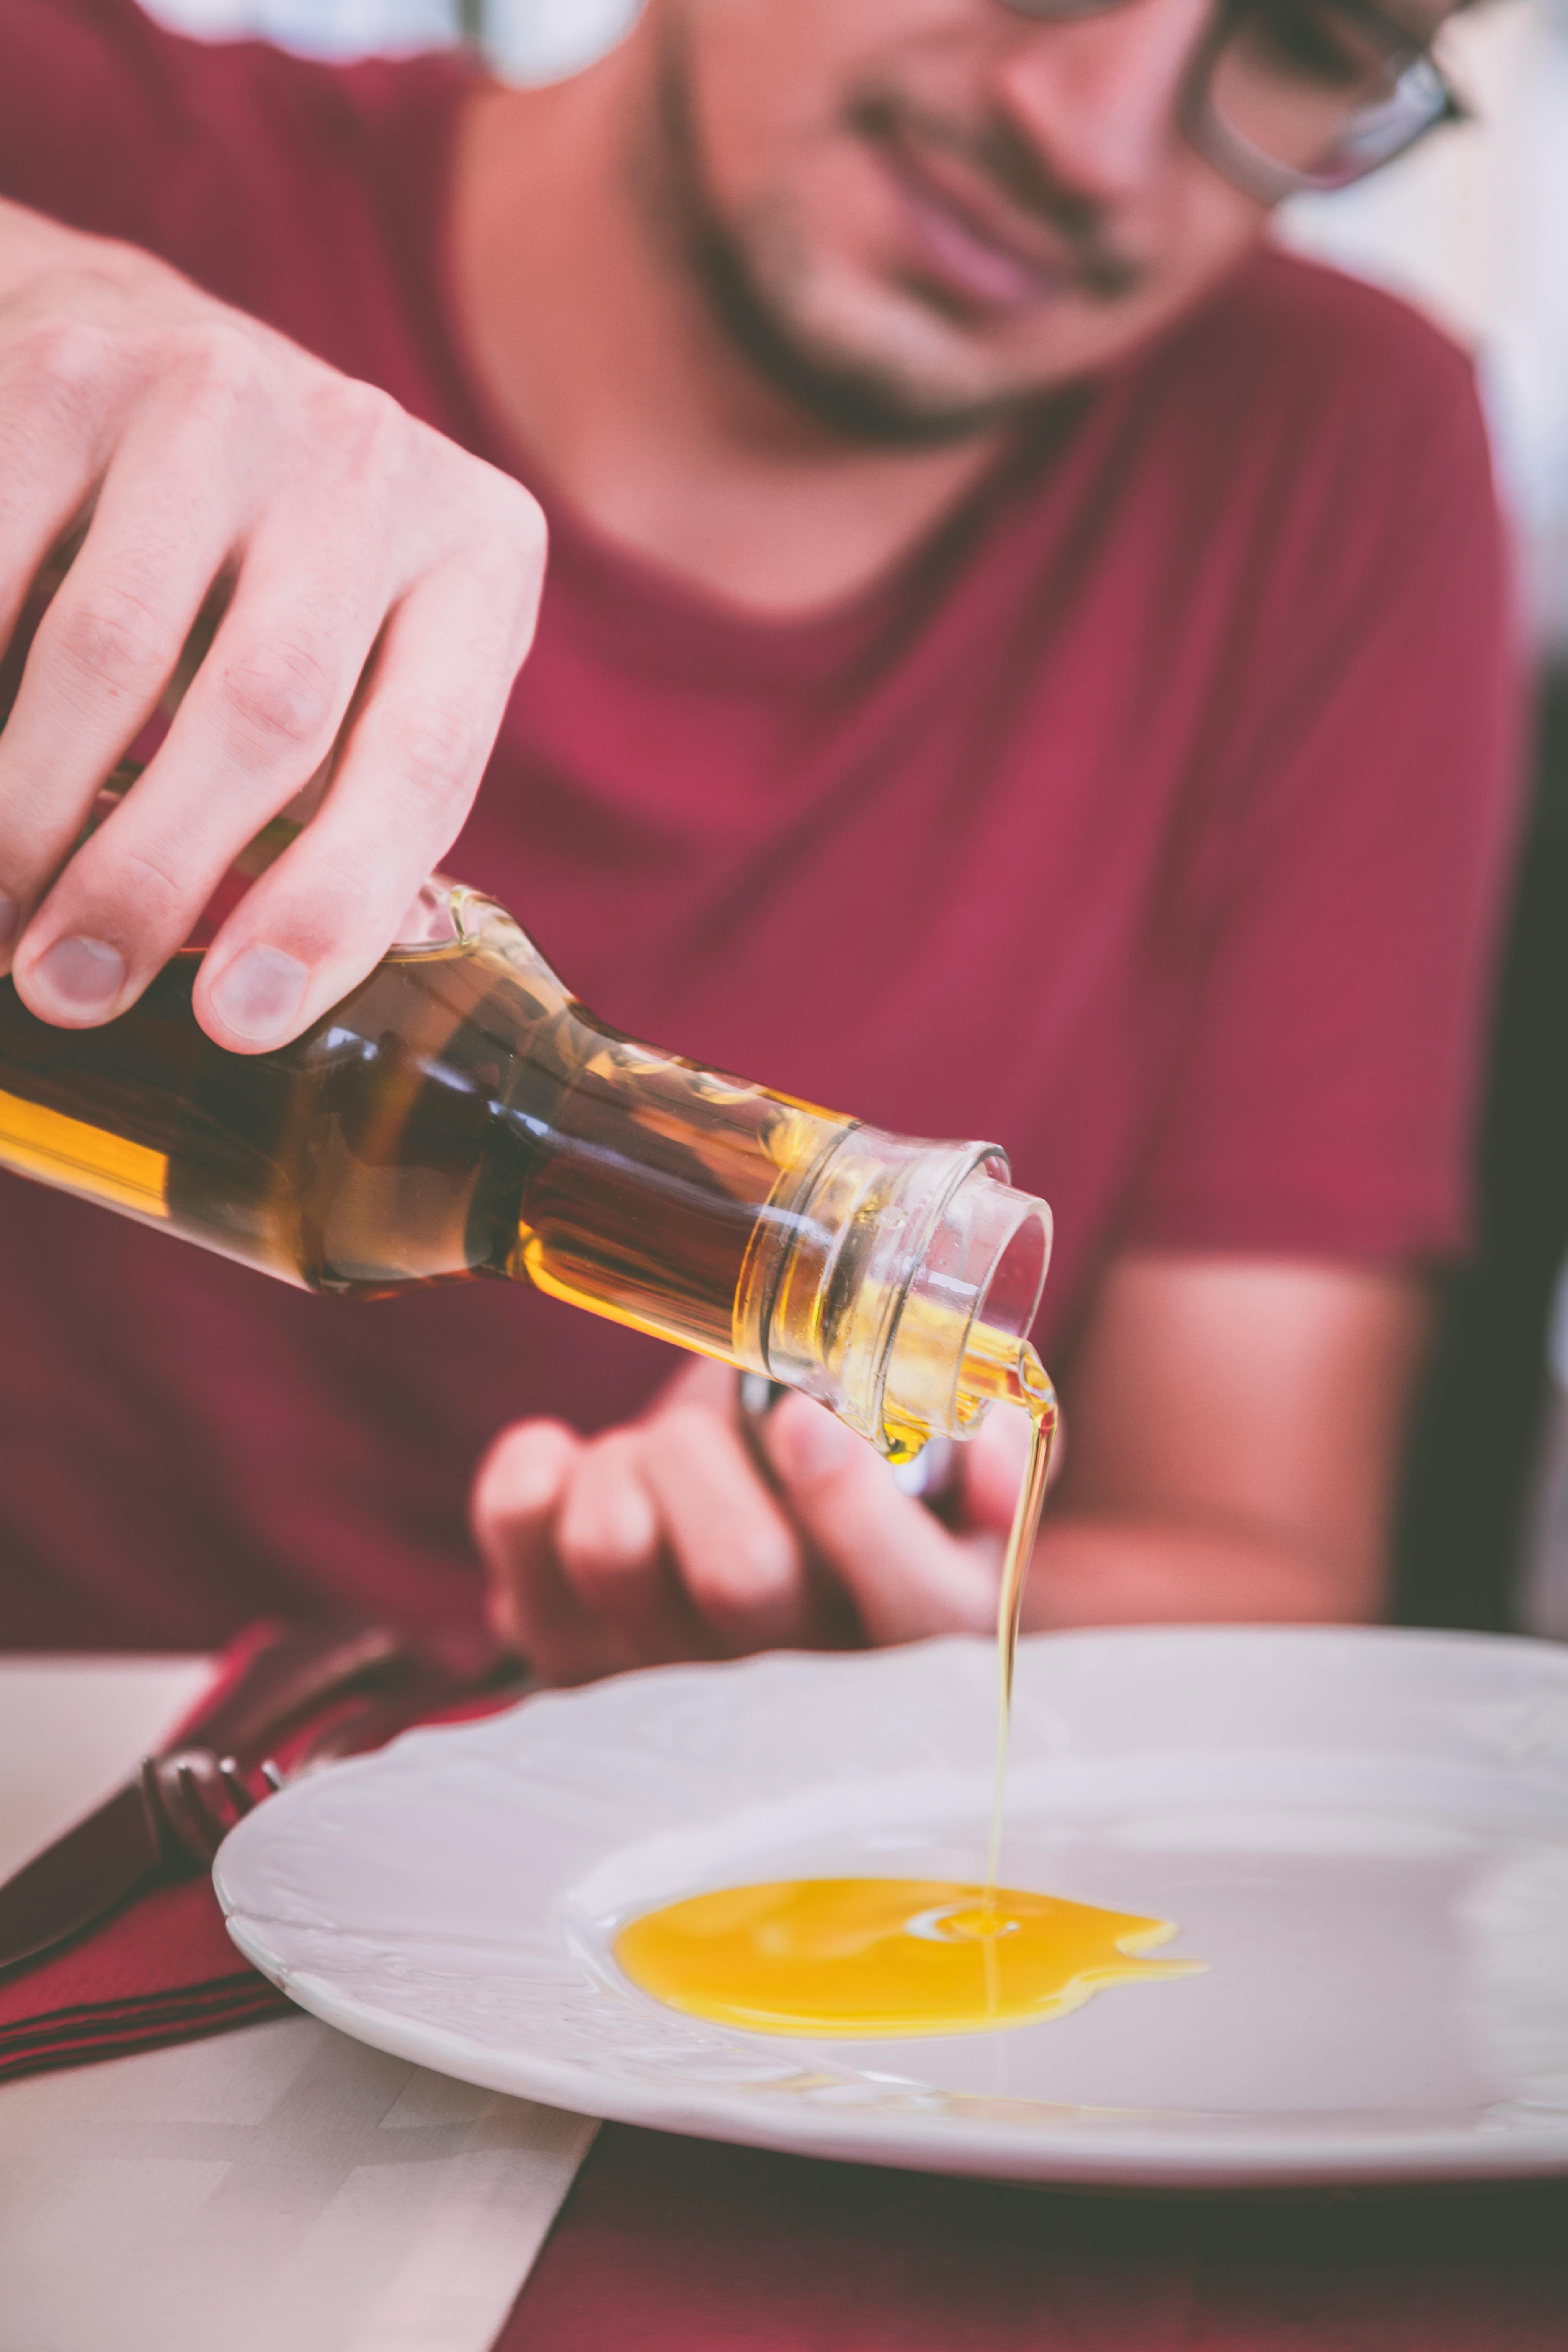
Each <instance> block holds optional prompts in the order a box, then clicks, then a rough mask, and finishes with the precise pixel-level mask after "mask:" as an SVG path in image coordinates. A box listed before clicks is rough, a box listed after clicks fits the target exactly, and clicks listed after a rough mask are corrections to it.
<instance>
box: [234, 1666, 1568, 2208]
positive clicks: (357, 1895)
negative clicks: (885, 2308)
mask: <svg viewBox="0 0 1568 2352" xmlns="http://www.w3.org/2000/svg"><path fill="white" fill-rule="evenodd" d="M993 1708H994V1657H993V1654H992V1652H991V1649H990V1647H989V1645H987V1644H986V1643H981V1642H978V1641H963V1640H955V1641H942V1642H932V1643H922V1644H921V1645H920V1646H918V1647H916V1648H913V1649H907V1650H895V1651H885V1652H882V1653H880V1654H874V1655H866V1656H855V1657H835V1658H819V1657H798V1656H784V1657H771V1658H763V1659H757V1660H753V1661H751V1662H749V1663H747V1664H739V1665H725V1666H697V1667H669V1668H665V1669H662V1670H659V1671H657V1672H652V1673H647V1674H639V1675H625V1676H623V1677H621V1678H619V1679H618V1680H615V1681H611V1682H606V1683H601V1684H599V1685H596V1686H595V1687H594V1688H592V1689H589V1690H585V1691H582V1692H576V1693H570V1694H563V1695H552V1696H545V1697H541V1698H534V1699H530V1700H529V1701H527V1702H526V1703H525V1704H524V1705H523V1706H521V1707H520V1708H518V1709H516V1710H514V1711H512V1712H510V1713H509V1714H507V1715H505V1716H500V1717H492V1718H491V1719H490V1720H489V1721H488V1722H484V1723H479V1724H475V1725H471V1726H468V1727H464V1728H462V1729H458V1730H446V1731H421V1732H415V1733H412V1734H410V1735H409V1736H407V1737H406V1738H403V1739H400V1740H399V1741H397V1742H396V1744H395V1746H394V1747H392V1748H388V1749H385V1750H384V1751H383V1752H382V1753H381V1754H379V1755H377V1756H374V1757H370V1758H367V1759H363V1760H362V1761H359V1762H355V1763H351V1764H345V1765H340V1766H337V1767H334V1768H331V1769H328V1770H326V1771H323V1772H321V1774H320V1775H319V1776H317V1777H315V1778H313V1779H310V1780H304V1781H301V1782H300V1783H299V1784H298V1785H297V1786H296V1787H294V1788H292V1789H290V1790H287V1791H286V1792H285V1793H284V1794H283V1795H282V1796H281V1797H279V1798H277V1799H275V1800H273V1801H269V1802H268V1803H267V1804H266V1805H264V1806H262V1807H260V1808H259V1809H258V1811H257V1812H255V1813H254V1814H252V1815H251V1817H250V1818H249V1820H247V1822H244V1823H243V1824H242V1825H241V1827H240V1828H239V1829H238V1830H237V1831H236V1832H235V1833H234V1834H233V1836H232V1837H231V1838H230V1839H229V1841H228V1843H226V1845H225V1847H224V1849H223V1852H222V1854H221V1855H220V1857H219V1860H218V1865H217V1871H216V1880H217V1889H218V1894H219V1895H220V1896H221V1898H222V1901H223V1904H224V1907H225V1909H226V1911H227V1912H228V1914H229V1931H230V1933H231V1934H232V1935H233V1937H234V1938H235V1941H236V1942H237V1944H238V1946H239V1948H240V1949H241V1950H242V1951H243V1952H244V1953H245V1954H246V1955H247V1958H250V1959H252V1960H253V1961H254V1962H255V1963H256V1965H257V1966H258V1968H259V1969H263V1970H264V1971H265V1972H266V1974H267V1975H268V1977H270V1978H271V1979H273V1981H274V1982H275V1983H277V1984H279V1985H280V1986H282V1987H283V1989H284V1990H285V1991H287V1992H289V1994H291V1995H292V1997H293V1998H294V2000H297V2001H299V2002H300V2003H301V2004H302V2006H303V2007H305V2008H306V2009H309V2010H313V2011H315V2013H316V2014H317V2016H319V2017H323V2018H325V2019H327V2020H328V2021H330V2022H331V2024H333V2025H336V2026H341V2027H342V2029H343V2030H344V2031H345V2032H349V2033H353V2034H357V2035H359V2036H360V2037H361V2039H362V2040H363V2041H365V2042H371V2043H374V2045H375V2046H376V2047H377V2048H379V2049H383V2050H389V2051H393V2052H395V2053H397V2054H399V2055H401V2056H403V2057H406V2058H412V2059H415V2060H416V2061H417V2062H418V2063H420V2064H421V2065H424V2066H433V2067H437V2068H439V2069H441V2070H443V2071H445V2072H446V2073H447V2074H456V2075H459V2076H461V2077H463V2078H464V2079H466V2080H468V2081H469V2082H474V2083H480V2084H487V2085H489V2087H491V2088H493V2089H496V2090H501V2091H512V2092H518V2093H521V2095H524V2096H525V2097H528V2098H533V2099H542V2100H545V2101H548V2102H549V2103H551V2104H552V2105H556V2106H563V2107H576V2108H581V2109H583V2110H584V2112H586V2113H588V2114H591V2115H596V2116H615V2117H618V2118H620V2119H622V2120H624V2121H626V2122H629V2123H637V2124H648V2125H654V2126H658V2127H659V2128H661V2129H663V2130H666V2131H678V2132H696V2133H700V2134H703V2135H706V2136H708V2137H713V2138H718V2139H732V2140H742V2141H749V2142H752V2143H754V2144H757V2145H759V2146H763V2147H787V2148H794V2149H799V2150H804V2151H807V2152H810V2153H814V2154H816V2155H820V2156H834V2157H847V2158H859V2159H862V2160H866V2161H869V2162H875V2163H881V2164H901V2165H910V2166H915V2167H919V2168H928V2169H931V2170H938V2171H948V2172H978V2173H994V2174H999V2175H1003V2176H1005V2177H1007V2178H1010V2179H1034V2180H1059V2181H1081V2182H1091V2183H1097V2184H1113V2183H1119V2182H1125V2183H1128V2184H1164V2185H1180V2184H1186V2185H1191V2186H1203V2185H1210V2186H1212V2185H1217V2184H1222V2183H1257V2184H1260V2185H1261V2184H1264V2183H1281V2182H1300V2183H1308V2182H1321V2181H1346V2180H1379V2179H1401V2180H1412V2179H1464V2178H1473V2177H1478V2176H1481V2175H1488V2174H1521V2173H1531V2172H1550V2171H1559V2170H1568V1652H1565V1651H1560V1650H1556V1649H1553V1648H1552V1647H1551V1646H1549V1645H1548V1644H1546V1643H1531V1642H1522V1641H1492V1640H1481V1639H1476V1638H1471V1637H1468V1636H1464V1635H1458V1634H1440V1633H1438V1634H1405V1633H1359V1632H1340V1631H1327V1632H1319V1631H1300V1632H1297V1631H1279V1632H1276V1631H1261V1630H1260V1631H1250V1630H1241V1631H1231V1630H1226V1631H1218V1632H1208V1631H1200V1630H1193V1631H1188V1630H1181V1631H1172V1632H1131V1633H1075V1634H1065V1635H1056V1636H1047V1637H1042V1638H1039V1639H1036V1640H1032V1641H1029V1642H1026V1643H1025V1644H1024V1645H1023V1648H1022V1651H1021V1654H1020V1656H1019V1661H1018V1696H1017V1709H1016V1730H1015V1739H1014V1765H1013V1770H1012V1774H1011V1776H1010V1780H1009V1784H1008V1826H1007V1839H1006V1852H1005V1870H1004V1878H1005V1881H1006V1882H1007V1883H1008V1884H1011V1885H1015V1886H1024V1887H1036V1888H1039V1889H1042V1890H1045V1891H1047V1892H1052V1893H1058V1894H1064V1895H1075V1896H1078V1897H1079V1898H1081V1899H1084V1900H1088V1901H1090V1902H1094V1903H1101V1904H1105V1905H1108V1906H1110V1907H1112V1908H1114V1909H1118V1910H1124V1911H1132V1912H1138V1913H1141V1914H1144V1915H1156V1916H1162V1917H1165V1918H1169V1919H1174V1920H1177V1921H1179V1922H1180V1923H1181V1927H1182V1930H1183V1932H1182V1935H1181V1937H1180V1939H1179V1940H1178V1941H1177V1942H1176V1943H1174V1944H1173V1945H1171V1946H1169V1947H1168V1948H1167V1949H1168V1951H1169V1953H1170V1954H1171V1955H1172V1956H1175V1955H1178V1954H1183V1953H1187V1954H1192V1955H1194V1956H1197V1957H1199V1958H1203V1959H1204V1960H1205V1961H1207V1963H1208V1971H1207V1973H1206V1974H1203V1975H1193V1976H1184V1977H1179V1978H1173V1979H1171V1980H1169V1981H1167V1982H1165V1983H1162V1984H1154V1983H1142V1984H1131V1985H1123V1986H1121V1987H1117V1988H1114V1989H1112V1990H1106V1991H1103V1992H1101V1993H1100V1994H1098V1995H1097V1996H1096V1997H1095V1999H1093V2000H1090V2001H1089V2003H1088V2005H1087V2006H1086V2007H1084V2008H1082V2009H1080V2010H1079V2011H1075V2012H1074V2013H1073V2014H1071V2015H1069V2016H1067V2017H1063V2018H1058V2019H1055V2020H1052V2021H1047V2022H1045V2023H1041V2024H1037V2025H1032V2026H1027V2027H1024V2028H1019V2029H1016V2030H1015V2031H1012V2032H1005V2033H981V2034H970V2035H952V2036H943V2037H941V2038H940V2039H933V2040H924V2041H903V2042H893V2041H879V2042H841V2041H830V2040H824V2041H820V2042H810V2041H785V2040H780V2039H777V2038H774V2037H773V2036H770V2035H758V2034H748V2033H743V2032H734V2031H731V2030H727V2029H725V2028H722V2027H719V2026H707V2025H704V2024H702V2023H701V2022H700V2021H693V2020H691V2019H689V2018H686V2017H682V2016H678V2015H677V2014H676V2013H675V2012H674V2011H669V2010H667V2009H664V2008H662V2007H661V2006H660V2005H659V2004H658V2003H657V2002H655V2001H653V2000H650V1999H648V1998H647V1996H646V1995H644V1994H642V1993H641V1992H639V1991H637V1990H636V1989H635V1988H634V1987H633V1986H632V1985H631V1984H629V1983H628V1982H627V1981H626V1979H625V1978H623V1977H622V1976H621V1975H620V1973H619V1972H618V1970H617V1969H616V1965H615V1962H614V1961H613V1959H612V1958H611V1957H610V1951H611V1946H612V1944H613V1942H614V1939H615V1937H616V1933H617V1931H618V1929H619V1927H621V1925H622V1924H623V1923H624V1922H625V1920H626V1918H627V1917H628V1916H631V1915H633V1914H635V1913H637V1912H638V1911H640V1910H642V1909H644V1908H646V1907H647V1906H650V1905H653V1904H656V1903H660V1902H665V1901H668V1900H673V1899H675V1898H676V1897H678V1896H680V1895H689V1894H691V1893H694V1892H696V1891H698V1890H700V1889H703V1888H707V1887H712V1886H724V1885H744V1884H747V1883H749V1882H751V1881H754V1880H758V1879H764V1878H774V1877H781V1878H782V1877H792V1876H804V1875H835V1874H861V1873H868V1874H873V1875H876V1874H886V1875H889V1876H905V1875H907V1876H911V1877H931V1878H970V1877H973V1876H975V1875H977V1874H979V1873H980V1869H981V1860H982V1853H983V1846H984V1828H985V1816H986V1811H987V1806H988V1802H989V1798H990V1777H989V1773H990V1761H991V1745H992V1739H993V1736H994V1713H993Z"/></svg>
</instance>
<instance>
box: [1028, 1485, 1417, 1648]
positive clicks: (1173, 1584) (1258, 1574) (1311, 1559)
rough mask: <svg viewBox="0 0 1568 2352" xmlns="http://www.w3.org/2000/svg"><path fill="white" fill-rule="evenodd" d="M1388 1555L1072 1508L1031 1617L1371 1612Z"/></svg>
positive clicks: (1040, 1562) (1053, 1533)
mask: <svg viewBox="0 0 1568 2352" xmlns="http://www.w3.org/2000/svg"><path fill="white" fill-rule="evenodd" d="M1382 1609H1383V1576H1382V1570H1381V1564H1380V1563H1378V1562H1374V1561H1371V1560H1365V1559H1361V1560H1358V1559H1329V1558H1327V1557H1326V1556H1325V1555H1324V1554H1323V1553H1322V1552H1321V1551H1315V1550H1314V1549H1312V1548H1311V1547H1310V1545H1308V1544H1305V1543H1300V1542H1293V1541H1292V1540H1291V1539H1290V1538H1289V1537H1286V1536H1283V1535H1280V1534H1279V1533H1276V1532H1274V1531H1272V1530H1266V1529H1250V1528H1234V1529H1227V1528H1219V1527H1205V1526H1190V1525H1185V1526H1184V1525H1183V1524H1181V1523H1180V1522H1179V1521H1173V1520H1167V1519H1156V1518H1148V1519H1142V1520H1141V1519H1134V1518H1112V1517H1096V1516H1093V1515H1091V1514H1089V1513H1082V1514H1078V1513H1068V1514H1065V1515H1064V1516H1062V1517H1058V1518H1056V1519H1054V1520H1052V1521H1051V1522H1049V1523H1048V1524H1047V1528H1046V1532H1045V1534H1044V1535H1043V1536H1042V1538H1041V1539H1040V1543H1039V1546H1038V1548H1037V1551H1036V1553H1035V1559H1034V1564H1033V1567H1032V1568H1031V1570H1030V1573H1029V1583H1028V1589H1027V1591H1026V1596H1025V1602H1024V1617H1025V1622H1026V1625H1027V1626H1028V1628H1029V1629H1030V1630H1031V1631H1033V1632H1036V1633H1047V1632H1053V1631H1058V1630H1059V1629H1061V1628H1064V1627H1068V1626H1074V1625H1133V1624H1174V1623H1182V1622H1186V1623H1207V1624H1223V1623H1226V1622H1229V1623H1238V1622H1246V1623H1277V1624H1324V1623H1336V1622H1338V1623H1343V1622H1368V1621H1370V1620H1374V1619H1376V1618H1377V1617H1378V1616H1379V1615H1380V1614H1381V1613H1382Z"/></svg>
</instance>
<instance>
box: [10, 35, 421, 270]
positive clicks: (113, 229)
mask: <svg viewBox="0 0 1568 2352" xmlns="http://www.w3.org/2000/svg"><path fill="white" fill-rule="evenodd" d="M0 50H3V51H4V53H5V56H6V58H7V61H8V66H9V68H11V70H9V71H8V72H7V74H6V75H5V76H3V77H0V194H5V195H9V196H12V197H14V198H16V200H18V201H20V202H22V203H25V204H31V205H35V206H36V207H37V209H38V210H40V211H44V212H47V213H50V214H51V215H53V216H54V217H55V218H57V219H60V220H64V221H66V222H68V224H69V225H70V226H78V227H82V228H87V229H90V230H94V231H97V232H99V233H101V234H106V235H110V236H127V237H130V238H132V239H133V240H134V241H136V242H140V243H145V244H147V245H149V246H152V247H153V248H154V249H156V250H160V251H163V252H164V253H165V254H166V256H167V257H168V258H170V259H172V260H174V261H176V262H178V263H181V264H183V265H184V266H186V267H190V266H191V257H187V256H186V255H185V254H184V253H183V252H182V251H181V250H180V247H182V245H184V243H186V242H191V243H193V244H195V246H196V247H197V248H198V249H199V248H200V247H201V246H202V245H203V243H204V237H203V226H204V222H203V213H202V207H203V205H204V204H205V203H206V202H216V205H217V207H218V212H219V215H220V216H223V215H229V214H230V212H231V208H232V207H233V206H234V205H239V206H241V207H243V206H244V205H245V204H246V202H247V199H254V198H256V197H257V196H258V195H259V194H261V193H262V192H263V190H264V189H265V190H266V191H267V192H268V193H269V194H272V195H273V196H274V197H278V196H282V197H283V198H284V199H285V201H287V197H288V195H289V193H290V190H291V188H293V187H299V188H300V189H303V188H305V187H308V186H309V185H310V183H311V182H312V181H314V180H316V179H318V178H320V177H321V175H322V174H323V173H330V172H331V170H332V168H333V167H334V166H336V167H337V168H338V169H340V170H341V168H342V163H344V162H345V161H346V160H349V159H350V158H351V157H352V158H353V159H354V160H355V161H357V162H358V163H360V164H361V165H362V166H363V163H364V161H365V160H366V158H367V156H369V155H371V154H372V153H374V152H376V151H381V152H386V151H389V150H390V149H392V148H393V147H394V146H395V144H396V142H397V141H398V138H399V135H400V133H401V132H403V131H405V129H406V128H407V127H409V126H410V125H412V124H413V123H414V122H415V121H416V119H417V118H418V117H419V116H420V115H421V114H423V113H426V112H428V110H430V107H431V105H432V102H433V101H434V102H435V103H436V104H437V105H438V104H439V103H440V102H441V100H442V99H443V98H444V97H445V95H446V93H447V90H448V89H450V87H451V85H452V83H453V82H454V81H455V80H456V79H458V77H459V75H461V74H462V73H463V72H464V71H465V68H462V67H461V66H460V65H459V64H458V62H456V61H455V60H453V59H449V58H445V57H440V56H436V57H423V58H407V59H399V60H395V61H394V60H385V59H375V60H372V61H370V62H368V63H364V64H358V65H353V66H349V67H338V66H330V65H326V64H323V63H321V62H320V61H318V60H314V59H307V58H300V57H295V56H292V55H290V54H289V53H288V52H287V51H285V50H283V49H280V48H276V47H271V46H270V45H268V43H265V42H261V41H252V40H245V41H228V40H224V41H210V40H198V39H194V38H191V37H187V36H184V35H182V34H179V33H176V32H173V31H171V30H169V29H168V28H167V27H165V26H162V25H159V24H157V23H155V22H154V21H153V18H152V17H151V16H148V15H147V14H146V12H145V11H144V10H143V9H142V7H140V6H139V5H136V0H0ZM226 225H228V224H227V222H226ZM317 226H318V230H319V231H320V232H321V233H325V232H326V231H327V230H328V228H329V227H330V220H329V219H328V218H326V217H319V218H318V222H317Z"/></svg>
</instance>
